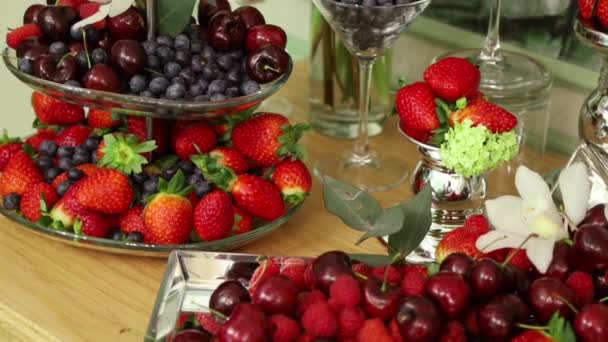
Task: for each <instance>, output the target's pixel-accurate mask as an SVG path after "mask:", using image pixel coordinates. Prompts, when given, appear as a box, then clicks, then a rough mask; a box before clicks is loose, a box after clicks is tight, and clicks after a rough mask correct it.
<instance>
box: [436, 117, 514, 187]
mask: <svg viewBox="0 0 608 342" xmlns="http://www.w3.org/2000/svg"><path fill="white" fill-rule="evenodd" d="M472 126H473V123H472V122H471V121H470V120H465V121H464V122H463V123H462V124H458V125H456V126H455V127H453V128H450V130H449V131H448V132H447V133H446V134H445V141H444V143H443V144H441V158H442V160H443V164H444V165H445V166H446V167H448V168H450V169H452V170H454V171H456V172H457V173H459V174H461V175H463V176H467V177H471V176H480V175H482V174H484V173H486V172H487V171H490V170H492V169H495V168H497V167H499V166H500V165H502V164H503V163H505V162H507V161H509V160H511V159H513V157H515V156H516V155H517V152H518V150H519V143H518V141H517V140H518V139H517V135H516V134H515V133H513V132H507V133H502V134H494V133H492V132H490V130H488V129H487V128H486V127H485V126H482V125H479V126H476V127H472Z"/></svg>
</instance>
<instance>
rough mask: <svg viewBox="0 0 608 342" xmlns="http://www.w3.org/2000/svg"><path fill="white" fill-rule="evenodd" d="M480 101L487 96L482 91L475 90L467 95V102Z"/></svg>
mask: <svg viewBox="0 0 608 342" xmlns="http://www.w3.org/2000/svg"><path fill="white" fill-rule="evenodd" d="M481 101H488V97H487V96H486V94H484V93H482V92H481V91H479V90H476V91H474V92H473V93H471V94H469V95H468V96H467V102H469V103H475V102H481Z"/></svg>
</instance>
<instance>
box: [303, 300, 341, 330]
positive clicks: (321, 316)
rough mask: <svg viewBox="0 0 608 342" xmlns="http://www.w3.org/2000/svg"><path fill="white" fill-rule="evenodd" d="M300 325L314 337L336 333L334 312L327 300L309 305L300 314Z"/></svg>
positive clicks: (336, 324) (336, 321) (336, 325)
mask: <svg viewBox="0 0 608 342" xmlns="http://www.w3.org/2000/svg"><path fill="white" fill-rule="evenodd" d="M302 326H303V327H304V330H306V333H307V334H309V335H311V336H314V337H333V336H336V334H337V333H338V320H337V318H336V314H335V313H334V311H333V310H332V309H331V307H330V306H329V304H327V302H318V303H315V304H313V305H311V306H310V307H309V308H308V310H306V311H305V312H304V315H303V316H302Z"/></svg>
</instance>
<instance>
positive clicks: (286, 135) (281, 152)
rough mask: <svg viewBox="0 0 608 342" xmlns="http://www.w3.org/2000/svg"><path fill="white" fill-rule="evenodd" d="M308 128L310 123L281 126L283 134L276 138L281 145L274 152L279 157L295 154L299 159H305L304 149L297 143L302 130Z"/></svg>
mask: <svg viewBox="0 0 608 342" xmlns="http://www.w3.org/2000/svg"><path fill="white" fill-rule="evenodd" d="M309 129H310V125H308V124H305V123H299V124H296V125H293V126H292V125H284V126H283V127H281V130H282V131H283V135H282V136H280V137H279V138H278V139H277V140H278V141H279V142H280V143H281V147H279V149H278V150H277V151H276V154H277V155H278V156H280V157H288V156H295V157H296V158H298V159H300V160H302V159H306V154H307V153H306V149H305V148H304V147H303V146H302V145H299V144H298V141H299V140H300V139H301V138H302V135H304V132H306V131H308V130H309Z"/></svg>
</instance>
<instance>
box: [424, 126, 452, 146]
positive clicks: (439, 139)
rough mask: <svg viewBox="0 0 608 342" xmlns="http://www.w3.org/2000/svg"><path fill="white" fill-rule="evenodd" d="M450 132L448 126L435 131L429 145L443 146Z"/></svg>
mask: <svg viewBox="0 0 608 342" xmlns="http://www.w3.org/2000/svg"><path fill="white" fill-rule="evenodd" d="M449 130H450V129H449V127H447V126H441V127H439V128H437V129H436V130H434V131H433V136H432V137H431V140H430V141H429V143H430V144H431V145H433V146H441V144H443V142H444V141H445V134H446V133H447V132H448V131H449Z"/></svg>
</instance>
